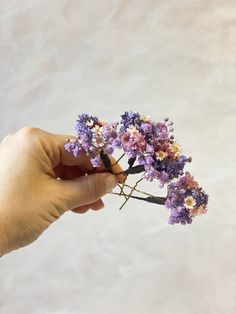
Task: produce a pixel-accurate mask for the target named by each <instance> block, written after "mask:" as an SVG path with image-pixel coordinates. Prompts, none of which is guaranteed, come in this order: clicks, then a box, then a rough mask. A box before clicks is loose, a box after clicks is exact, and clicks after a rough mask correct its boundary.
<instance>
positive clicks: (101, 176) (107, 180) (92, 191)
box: [57, 173, 119, 211]
mask: <svg viewBox="0 0 236 314" xmlns="http://www.w3.org/2000/svg"><path fill="white" fill-rule="evenodd" d="M57 182H58V183H59V184H61V188H60V189H59V190H60V191H59V193H60V195H59V197H60V199H62V201H63V202H64V204H65V207H66V208H65V211H67V210H71V209H73V208H76V207H79V206H83V205H87V204H90V203H94V202H96V201H97V200H99V199H100V198H101V197H102V196H104V195H105V194H106V193H108V192H111V191H112V189H114V187H115V186H116V185H117V184H118V182H119V181H118V179H117V177H116V176H115V175H113V174H110V173H94V174H89V175H85V176H82V177H79V178H76V179H74V180H64V181H63V180H61V181H57Z"/></svg>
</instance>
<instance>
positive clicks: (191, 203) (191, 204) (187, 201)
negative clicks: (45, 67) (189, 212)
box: [184, 196, 196, 209]
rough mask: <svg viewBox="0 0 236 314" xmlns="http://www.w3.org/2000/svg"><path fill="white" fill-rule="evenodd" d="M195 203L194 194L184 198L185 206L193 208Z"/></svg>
mask: <svg viewBox="0 0 236 314" xmlns="http://www.w3.org/2000/svg"><path fill="white" fill-rule="evenodd" d="M195 205H196V201H195V199H194V198H193V197H192V196H187V197H186V198H185V199H184V206H185V208H188V209H193V208H194V206H195Z"/></svg>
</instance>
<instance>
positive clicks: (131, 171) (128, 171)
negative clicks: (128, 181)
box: [116, 165, 145, 175]
mask: <svg viewBox="0 0 236 314" xmlns="http://www.w3.org/2000/svg"><path fill="white" fill-rule="evenodd" d="M144 171H145V169H144V165H137V166H134V167H130V168H128V169H126V170H125V171H121V172H119V173H117V174H116V175H120V174H126V175H128V174H137V173H141V172H144Z"/></svg>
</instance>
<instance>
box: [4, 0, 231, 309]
mask: <svg viewBox="0 0 236 314" xmlns="http://www.w3.org/2000/svg"><path fill="white" fill-rule="evenodd" d="M235 103H236V2H235V0H231V1H230V0H228V1H226V0H182V1H178V0H166V1H160V0H146V1H137V0H136V1H134V0H129V1H128V0H98V1H92V0H83V1H82V0H0V138H1V139H2V138H3V137H4V136H5V135H6V134H7V133H10V132H11V133H12V132H15V131H16V130H18V129H19V128H21V127H24V126H35V127H39V128H42V129H45V130H47V131H50V132H55V133H65V134H71V135H72V134H74V123H75V120H76V117H77V115H78V114H79V113H82V112H88V113H91V114H97V115H99V117H101V118H103V119H107V120H109V121H116V120H117V119H119V116H120V114H122V113H123V112H124V111H125V110H130V109H131V110H138V111H140V112H142V113H145V114H147V115H149V116H151V118H152V119H153V120H156V121H160V120H162V119H163V118H164V117H165V116H169V117H170V118H171V120H173V121H174V122H175V136H176V138H177V140H178V141H179V143H180V144H181V145H182V147H183V149H184V152H185V154H186V155H187V156H189V155H191V156H192V158H193V162H192V164H190V165H187V168H186V169H187V170H189V171H191V172H192V173H193V174H194V176H195V177H196V179H197V180H198V181H199V182H200V185H201V186H202V187H203V188H204V189H205V191H206V192H207V193H208V194H209V195H210V199H209V212H208V214H207V215H206V216H203V217H199V218H197V219H196V220H195V221H194V223H193V224H192V225H187V226H182V225H175V226H169V225H168V223H167V220H168V217H169V212H168V210H167V209H165V208H164V207H157V206H155V205H152V204H144V203H140V202H139V201H135V200H130V201H129V202H128V203H127V205H126V206H125V207H124V209H123V210H122V211H119V210H118V208H119V206H120V205H121V203H122V200H121V199H120V198H119V197H115V196H106V197H105V198H104V201H105V203H106V207H105V209H103V210H101V211H99V212H93V211H90V212H88V213H87V214H84V215H76V214H74V213H67V214H65V215H64V216H63V217H62V218H61V219H60V220H59V221H57V222H56V223H55V224H54V225H52V226H51V228H49V229H48V230H47V231H46V232H45V233H44V234H43V235H42V236H41V237H40V238H39V239H38V241H36V242H35V243H33V244H32V245H30V246H28V247H27V248H24V249H20V250H18V251H15V252H13V253H11V254H9V255H7V256H5V257H3V258H1V259H0V312H1V313H2V314H15V313H24V314H28V313H29V314H45V313H46V314H47V313H49V314H51V313H53V314H54V313H55V314H75V313H79V314H95V313H96V314H157V313H158V314H173V313H176V314H202V313H207V314H233V313H236V301H235V296H236V242H235V238H236V211H235V191H236V186H235V173H236V171H235V154H236V147H235V143H236V141H235V131H236V127H235V125H236V121H235V118H236V115H235V114H236V106H235ZM13 153H14V152H13ZM19 162H20V161H19ZM1 166H2V165H1ZM3 166H4V165H3ZM16 167H17V165H16ZM142 188H143V189H146V190H148V191H150V192H152V193H153V194H162V195H165V189H164V190H163V191H159V187H158V184H155V183H153V184H150V183H147V182H146V183H143V186H142Z"/></svg>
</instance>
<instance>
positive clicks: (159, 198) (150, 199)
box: [111, 192, 166, 209]
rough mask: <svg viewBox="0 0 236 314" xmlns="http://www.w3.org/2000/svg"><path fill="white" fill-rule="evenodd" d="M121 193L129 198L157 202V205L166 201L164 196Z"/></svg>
mask: <svg viewBox="0 0 236 314" xmlns="http://www.w3.org/2000/svg"><path fill="white" fill-rule="evenodd" d="M111 194H114V195H119V196H121V194H120V193H115V192H112V193H111ZM123 195H124V196H126V197H129V198H134V199H137V200H140V201H145V202H148V203H153V204H158V205H164V204H165V201H166V197H160V196H152V197H151V196H149V197H140V196H134V195H126V194H123ZM122 207H123V206H122ZM122 207H121V208H122ZM121 208H120V209H121Z"/></svg>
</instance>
